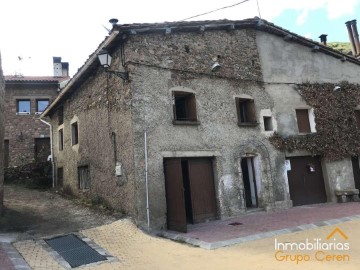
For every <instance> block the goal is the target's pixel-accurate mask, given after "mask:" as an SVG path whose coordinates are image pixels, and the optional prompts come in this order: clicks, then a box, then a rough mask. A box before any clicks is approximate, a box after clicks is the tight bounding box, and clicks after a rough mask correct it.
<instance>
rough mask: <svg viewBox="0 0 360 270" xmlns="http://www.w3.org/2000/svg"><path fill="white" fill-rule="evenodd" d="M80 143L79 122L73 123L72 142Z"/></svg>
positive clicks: (73, 143)
mask: <svg viewBox="0 0 360 270" xmlns="http://www.w3.org/2000/svg"><path fill="white" fill-rule="evenodd" d="M78 143H79V129H78V123H77V122H75V123H73V124H71V144H72V145H75V144H78Z"/></svg>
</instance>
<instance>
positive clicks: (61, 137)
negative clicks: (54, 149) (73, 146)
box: [58, 128, 64, 151]
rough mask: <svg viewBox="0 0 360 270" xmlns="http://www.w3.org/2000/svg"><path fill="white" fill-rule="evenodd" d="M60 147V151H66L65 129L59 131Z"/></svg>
mask: <svg viewBox="0 0 360 270" xmlns="http://www.w3.org/2000/svg"><path fill="white" fill-rule="evenodd" d="M58 147H59V151H63V150H64V128H60V129H59V130H58Z"/></svg>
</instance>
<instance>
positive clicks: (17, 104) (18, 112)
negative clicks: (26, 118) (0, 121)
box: [16, 98, 31, 115]
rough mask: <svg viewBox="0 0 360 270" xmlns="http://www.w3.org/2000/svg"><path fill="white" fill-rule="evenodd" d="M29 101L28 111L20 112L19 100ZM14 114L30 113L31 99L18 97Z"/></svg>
mask: <svg viewBox="0 0 360 270" xmlns="http://www.w3.org/2000/svg"><path fill="white" fill-rule="evenodd" d="M24 101H26V102H29V111H28V112H20V111H19V109H20V106H19V105H20V104H19V103H20V102H24ZM16 114H17V115H29V114H31V99H29V98H20V99H16Z"/></svg>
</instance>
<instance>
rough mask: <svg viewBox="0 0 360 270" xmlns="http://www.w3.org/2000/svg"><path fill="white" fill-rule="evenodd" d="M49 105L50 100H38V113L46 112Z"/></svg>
mask: <svg viewBox="0 0 360 270" xmlns="http://www.w3.org/2000/svg"><path fill="white" fill-rule="evenodd" d="M48 105H49V100H48V99H37V100H36V112H43V111H45V109H46V107H47V106H48Z"/></svg>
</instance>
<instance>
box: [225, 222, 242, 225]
mask: <svg viewBox="0 0 360 270" xmlns="http://www.w3.org/2000/svg"><path fill="white" fill-rule="evenodd" d="M228 225H230V226H239V225H243V224H242V223H241V222H232V223H229V224H228Z"/></svg>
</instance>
